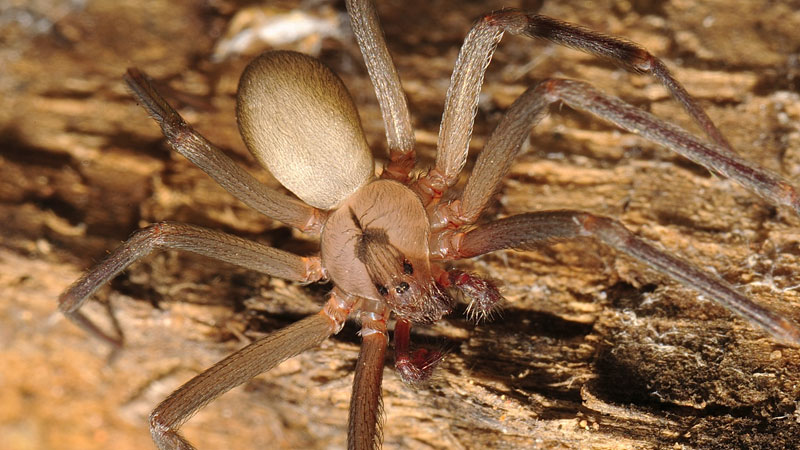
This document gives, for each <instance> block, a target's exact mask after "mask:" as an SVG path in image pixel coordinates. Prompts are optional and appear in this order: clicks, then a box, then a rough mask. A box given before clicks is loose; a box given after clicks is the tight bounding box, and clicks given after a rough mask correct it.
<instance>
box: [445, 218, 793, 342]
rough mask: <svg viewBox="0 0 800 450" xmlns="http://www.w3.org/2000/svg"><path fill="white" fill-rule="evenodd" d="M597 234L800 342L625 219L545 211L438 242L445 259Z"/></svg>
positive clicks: (771, 315)
mask: <svg viewBox="0 0 800 450" xmlns="http://www.w3.org/2000/svg"><path fill="white" fill-rule="evenodd" d="M583 236H586V237H593V238H595V239H597V240H598V241H600V242H602V243H603V244H605V245H608V246H609V247H612V248H614V249H616V250H618V251H620V252H622V253H625V254H627V255H629V256H632V257H633V258H635V259H637V260H638V261H640V262H642V263H644V264H645V265H647V266H649V267H651V268H652V269H655V270H656V271H658V272H660V273H662V274H664V275H667V276H669V277H671V278H672V279H674V280H676V281H679V282H681V283H683V284H684V285H686V286H687V287H689V288H692V289H694V290H695V291H697V292H699V293H701V294H702V295H704V296H706V297H708V298H710V299H712V300H714V301H716V302H717V303H719V304H720V305H722V306H724V307H725V308H727V309H729V310H730V311H732V312H735V313H737V314H739V315H740V316H742V317H743V318H744V319H746V320H747V321H748V322H750V323H751V324H753V325H755V326H758V327H760V328H761V329H762V330H764V331H766V332H767V333H769V334H770V335H771V336H773V337H774V338H775V339H777V340H778V341H779V342H782V343H784V344H787V345H791V346H800V327H798V325H797V324H795V323H794V322H793V321H792V320H789V319H787V318H785V317H783V316H781V315H779V314H777V313H776V312H774V311H771V310H769V309H767V308H765V307H763V306H761V305H758V304H756V303H754V302H753V301H751V300H750V299H748V298H747V297H745V296H744V295H742V294H741V293H740V292H738V291H737V290H736V289H735V288H734V287H733V286H731V285H730V283H728V282H726V281H724V280H722V279H721V278H719V277H717V276H715V275H712V274H710V273H708V272H706V271H703V270H701V269H700V268H698V267H697V266H695V265H694V264H692V263H690V262H688V261H686V260H683V259H681V258H678V257H675V256H671V255H669V254H668V253H666V252H664V251H662V250H659V249H657V248H656V247H654V246H653V245H651V244H649V243H647V242H645V241H644V240H642V239H640V238H638V237H636V235H634V234H633V233H632V232H630V231H629V230H628V229H627V228H625V226H624V225H622V223H620V222H619V221H616V220H613V219H610V218H608V217H602V216H596V215H593V214H590V213H587V212H581V211H568V210H564V211H539V212H533V213H527V214H520V215H517V216H512V217H507V218H504V219H500V220H496V221H494V222H490V223H488V224H485V225H482V226H480V227H478V228H475V229H473V230H471V231H467V232H461V231H453V230H444V231H442V232H440V233H439V234H438V236H436V240H435V241H434V242H436V244H437V245H438V247H439V250H440V253H441V254H442V255H444V256H445V259H459V258H470V257H473V256H477V255H482V254H484V253H489V252H493V251H495V250H500V249H504V248H512V249H518V250H532V249H535V248H536V247H537V246H539V245H542V244H544V243H548V242H552V241H556V240H563V239H575V238H579V237H583Z"/></svg>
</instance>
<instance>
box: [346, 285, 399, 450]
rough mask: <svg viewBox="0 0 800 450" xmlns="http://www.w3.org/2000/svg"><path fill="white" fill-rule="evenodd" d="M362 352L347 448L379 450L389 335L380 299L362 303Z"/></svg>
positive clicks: (354, 386) (354, 389)
mask: <svg viewBox="0 0 800 450" xmlns="http://www.w3.org/2000/svg"><path fill="white" fill-rule="evenodd" d="M361 309H362V312H361V351H360V352H359V354H358V362H357V363H356V374H355V377H354V378H353V392H352V394H351V395H350V417H349V421H348V422H349V425H348V426H349V430H348V433H347V448H348V449H350V450H377V449H379V448H381V443H382V442H383V431H382V429H383V405H382V400H381V383H382V382H383V363H384V360H385V358H386V347H387V346H388V344H389V338H388V336H387V334H386V320H387V319H388V317H389V309H388V308H387V307H386V306H385V305H384V304H383V303H382V302H381V303H379V302H374V301H371V300H370V301H367V300H364V301H363V303H362V306H361Z"/></svg>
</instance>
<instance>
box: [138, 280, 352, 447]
mask: <svg viewBox="0 0 800 450" xmlns="http://www.w3.org/2000/svg"><path fill="white" fill-rule="evenodd" d="M354 301H355V299H354V298H352V297H347V296H346V295H343V294H341V293H338V292H337V291H333V292H332V293H331V298H330V299H329V300H328V303H327V304H326V306H325V308H324V309H323V310H322V311H321V312H320V313H319V314H314V315H313V316H309V317H307V318H305V319H303V320H300V321H298V322H295V323H294V324H292V325H289V326H288V327H286V328H284V329H282V330H280V331H277V332H275V333H272V334H270V335H268V336H266V337H264V338H262V339H259V340H258V341H255V342H253V343H252V344H250V345H248V346H247V347H244V348H243V349H241V350H239V351H237V352H236V353H234V354H232V355H230V356H228V357H227V358H225V359H223V360H222V361H220V362H218V363H216V364H214V365H213V366H212V367H211V368H210V369H208V370H206V371H205V372H203V373H201V374H200V375H197V376H196V377H194V378H192V379H191V380H189V382H187V383H186V384H184V385H183V386H181V387H180V388H179V389H178V390H177V391H175V392H173V393H172V394H171V395H170V396H169V397H168V398H167V399H166V400H164V401H163V402H161V404H159V405H158V406H157V407H156V409H155V410H153V412H152V414H150V433H151V434H152V436H153V440H154V441H155V443H156V445H157V446H158V448H159V449H161V450H174V449H182V450H183V449H193V448H194V447H193V446H192V445H191V444H190V443H189V442H188V441H187V440H186V439H185V438H184V437H183V436H181V435H180V433H178V428H179V427H180V426H181V425H183V424H184V423H185V422H186V421H187V420H189V418H191V417H192V415H194V413H196V412H197V411H198V410H199V409H200V408H202V407H204V406H205V405H207V404H208V403H209V402H211V401H212V400H214V399H215V398H217V397H219V396H220V395H222V394H223V393H225V392H227V391H229V390H230V389H232V388H234V387H236V386H238V385H240V384H242V383H245V382H247V381H249V380H250V379H252V378H253V377H255V376H256V375H258V374H260V373H263V372H266V371H268V370H270V369H272V368H273V367H275V366H277V365H278V364H280V363H281V362H282V361H284V360H286V359H288V358H291V357H292V356H295V355H298V354H300V353H302V352H304V351H306V350H308V349H310V348H313V347H316V346H317V345H319V344H320V343H322V341H324V340H325V339H327V338H328V336H330V335H331V334H334V333H338V332H339V330H341V328H342V326H343V325H344V321H345V319H346V317H347V315H348V313H349V312H350V309H351V308H352V307H353V303H354Z"/></svg>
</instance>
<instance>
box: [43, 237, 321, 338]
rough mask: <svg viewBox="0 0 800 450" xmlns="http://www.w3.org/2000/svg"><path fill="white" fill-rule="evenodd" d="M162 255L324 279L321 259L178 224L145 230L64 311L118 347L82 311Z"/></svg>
mask: <svg viewBox="0 0 800 450" xmlns="http://www.w3.org/2000/svg"><path fill="white" fill-rule="evenodd" d="M156 249H159V250H160V249H175V250H186V251H190V252H193V253H197V254H200V255H204V256H208V257H211V258H214V259H217V260H221V261H225V262H228V263H231V264H236V265H238V266H242V267H245V268H247V269H251V270H255V271H257V272H262V273H267V274H270V275H273V276H277V277H281V278H285V279H288V280H294V281H300V282H304V283H308V282H313V281H317V280H320V279H322V278H324V276H325V275H324V272H323V269H322V266H321V262H320V260H319V257H316V256H314V257H301V256H297V255H294V254H292V253H289V252H285V251H283V250H278V249H276V248H272V247H268V246H266V245H262V244H259V243H257V242H253V241H249V240H247V239H242V238H240V237H237V236H233V235H230V234H226V233H221V232H219V231H213V230H209V229H206V228H202V227H198V226H194V225H186V224H181V223H174V222H162V223H157V224H154V225H151V226H149V227H147V228H143V229H141V230H139V231H137V232H136V233H134V234H133V236H131V237H130V239H128V240H127V241H125V243H123V244H122V245H121V246H119V247H118V248H117V249H116V250H114V251H113V252H112V253H111V254H110V255H108V256H107V257H106V258H105V259H104V260H103V261H102V262H100V263H99V264H97V265H96V266H95V267H94V268H92V269H91V270H90V271H88V272H87V273H85V274H84V275H83V276H82V277H81V278H79V279H78V280H77V281H75V283H73V284H72V286H70V287H69V288H68V289H67V290H66V291H64V293H63V294H61V297H60V298H59V309H60V310H61V312H63V313H64V314H65V315H66V316H67V317H68V318H69V319H70V320H72V321H73V322H75V323H76V324H77V325H78V326H80V327H81V328H83V329H84V330H86V331H87V332H89V333H90V334H92V335H94V336H97V337H99V338H100V339H102V340H104V341H106V342H109V343H110V344H112V345H114V346H115V347H119V345H120V344H121V337H111V336H109V335H108V334H106V333H104V332H103V331H101V330H100V329H99V328H98V327H97V326H95V325H94V324H93V323H92V322H91V321H89V319H88V318H86V317H85V316H84V315H83V314H81V313H80V311H79V309H80V307H81V306H82V305H83V303H84V302H86V300H87V299H88V298H89V297H90V296H91V295H92V294H93V293H94V292H95V291H97V289H99V288H100V286H102V285H103V284H105V283H106V282H108V281H109V280H111V278H113V277H114V276H116V275H117V274H119V273H120V272H122V271H123V270H125V268H126V267H128V266H129V265H131V264H132V263H134V262H135V261H137V260H139V259H141V258H143V257H144V256H146V255H148V254H149V253H150V252H152V251H153V250H156Z"/></svg>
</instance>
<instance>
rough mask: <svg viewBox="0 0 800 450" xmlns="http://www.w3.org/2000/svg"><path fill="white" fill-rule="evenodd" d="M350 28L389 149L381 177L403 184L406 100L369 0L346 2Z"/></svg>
mask: <svg viewBox="0 0 800 450" xmlns="http://www.w3.org/2000/svg"><path fill="white" fill-rule="evenodd" d="M347 11H348V12H349V16H350V26H351V27H352V28H353V33H354V34H355V36H356V40H357V41H358V46H359V47H360V48H361V53H362V54H363V55H364V63H365V64H366V65H367V71H368V72H369V77H370V79H371V80H372V85H373V86H374V88H375V95H376V96H377V97H378V104H379V105H380V107H381V115H382V116H383V122H384V124H385V128H386V142H387V144H388V146H389V164H388V166H387V167H386V169H385V171H384V174H383V177H385V178H391V179H394V180H397V181H400V182H403V183H405V182H406V181H407V180H408V174H409V172H410V171H411V169H413V168H414V162H415V156H414V129H413V128H412V126H411V113H409V110H408V99H406V94H405V91H403V86H402V85H401V83H400V77H399V76H398V75H397V68H396V67H395V65H394V62H392V56H391V55H390V54H389V49H388V48H386V38H385V37H384V35H383V30H382V29H381V25H380V20H379V19H378V13H377V11H376V10H375V5H374V4H373V2H372V1H371V0H347Z"/></svg>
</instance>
